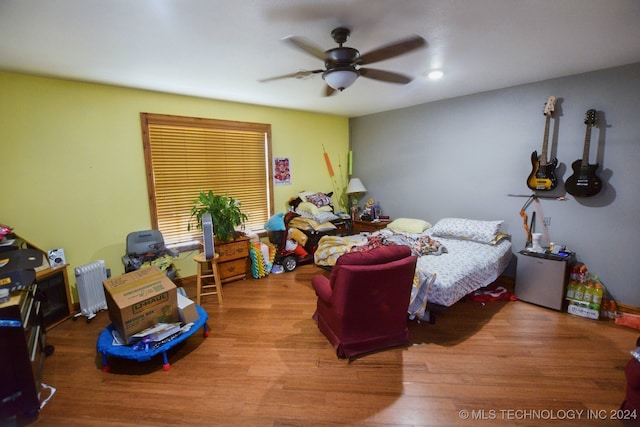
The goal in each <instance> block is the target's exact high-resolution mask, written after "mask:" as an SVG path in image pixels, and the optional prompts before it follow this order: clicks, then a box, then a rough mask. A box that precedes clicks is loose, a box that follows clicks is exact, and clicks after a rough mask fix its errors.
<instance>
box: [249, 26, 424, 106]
mask: <svg viewBox="0 0 640 427" xmlns="http://www.w3.org/2000/svg"><path fill="white" fill-rule="evenodd" d="M350 34H351V30H349V29H348V28H344V27H338V28H335V29H334V30H333V31H331V37H333V40H334V41H335V42H336V43H337V44H338V45H339V47H336V48H333V49H329V50H327V51H323V50H322V49H320V48H317V47H315V46H313V45H312V44H310V43H309V42H307V41H305V40H304V39H302V38H300V37H296V36H290V37H286V38H285V39H284V41H286V42H288V43H290V44H291V45H293V46H294V47H296V48H298V49H301V50H303V51H305V52H307V53H308V54H310V55H312V56H314V57H316V58H318V59H321V60H322V61H324V66H325V68H326V69H318V70H300V71H296V72H295V73H290V74H284V75H282V76H276V77H269V78H266V79H262V80H260V81H261V82H268V81H272V80H278V79H283V78H289V77H293V78H297V79H302V78H305V77H308V76H311V75H313V74H319V73H322V79H323V80H324V81H325V83H326V87H325V93H324V94H325V96H329V95H332V94H334V93H335V92H336V91H340V92H342V91H343V90H345V89H346V88H348V87H349V86H351V85H352V84H353V83H354V82H355V81H356V79H357V78H358V77H360V76H362V77H367V78H369V79H374V80H380V81H384V82H389V83H399V84H407V83H409V82H410V81H411V80H412V78H411V77H408V76H406V75H404V74H399V73H395V72H392V71H384V70H378V69H374V68H362V67H361V66H362V65H368V64H372V63H374V62H378V61H383V60H385V59H389V58H393V57H396V56H400V55H403V54H405V53H408V52H411V51H413V50H415V49H418V48H421V47H423V46H425V45H426V44H427V42H426V41H425V40H424V39H423V38H422V37H420V36H411V37H407V38H405V39H402V40H399V41H396V42H394V43H391V44H388V45H385V46H382V47H379V48H378V49H374V50H372V51H371V52H368V53H365V54H364V55H360V52H358V50H357V49H354V48H351V47H346V46H343V44H344V43H345V42H346V41H347V38H349V35H350Z"/></svg>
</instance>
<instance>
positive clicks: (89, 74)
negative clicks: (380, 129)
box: [0, 0, 640, 117]
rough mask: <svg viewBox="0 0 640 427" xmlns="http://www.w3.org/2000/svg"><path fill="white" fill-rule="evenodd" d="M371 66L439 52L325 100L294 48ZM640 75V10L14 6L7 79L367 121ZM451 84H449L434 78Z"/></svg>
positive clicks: (254, 3) (115, 3)
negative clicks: (300, 43) (398, 49)
mask: <svg viewBox="0 0 640 427" xmlns="http://www.w3.org/2000/svg"><path fill="white" fill-rule="evenodd" d="M338 26H347V27H349V28H350V29H351V30H352V34H351V38H350V39H349V41H348V42H347V43H346V44H345V45H346V46H350V47H354V48H356V49H358V50H359V51H360V53H361V54H364V53H366V52H368V51H370V50H373V49H375V48H377V47H380V46H382V45H384V44H387V43H389V42H393V41H397V40H399V39H402V38H404V37H406V36H409V35H413V34H418V35H420V36H422V37H424V38H425V39H426V40H427V43H428V47H427V48H426V49H422V50H419V51H415V52H412V53H409V54H407V55H404V56H401V57H397V58H393V59H389V60H386V61H382V62H379V63H376V64H375V65H372V67H371V68H378V69H384V70H389V71H395V72H401V73H404V74H408V75H411V76H413V77H415V78H414V80H413V81H412V82H411V83H409V84H408V85H397V84H391V83H383V82H378V81H374V80H370V79H366V78H363V77H360V78H359V79H358V81H356V82H355V84H354V85H353V86H351V87H350V88H348V89H346V90H345V91H344V92H342V93H340V94H338V95H335V96H331V97H323V96H322V92H323V87H324V82H323V81H322V77H321V75H320V74H316V75H314V76H313V77H311V78H307V79H293V78H291V79H285V80H277V81H272V82H268V83H260V82H258V80H259V79H263V78H266V77H271V76H276V75H281V74H288V73H292V72H295V71H298V70H312V69H318V68H323V64H322V61H320V60H319V59H316V58H314V57H312V56H310V55H309V54H307V53H305V52H302V51H300V50H297V49H294V48H293V47H291V46H290V45H289V44H286V43H285V42H283V41H282V38H283V37H286V36H288V35H296V36H301V37H305V38H306V39H308V40H309V41H311V42H312V43H313V44H315V45H317V46H318V47H320V48H321V49H322V50H326V49H329V48H333V47H336V46H337V45H336V44H335V43H334V41H333V40H332V38H331V35H330V33H331V30H332V29H333V28H335V27H338ZM634 62H640V1H638V0H0V69H3V70H7V71H17V72H26V73H33V74H39V75H45V76H52V77H60V78H68V79H74V80H81V81H90V82H99V83H106V84H113V85H119V86H126V87H133V88H142V89H150V90H156V91H162V92H169V93H177V94H186V95H194V96H199V97H205V98H214V99H222V100H231V101H239V102H243V103H252V104H260V105H268V106H277V107H285V108H293V109H299V110H307V111H314V112H324V113H331V114H338V115H342V116H347V117H356V116H361V115H365V114H370V113H375V112H380V111H386V110H392V109H396V108H401V107H406V106H411V105H416V104H422V103H425V102H430V101H435V100H438V99H445V98H450V97H455V96H461V95H466V94H471V93H477V92H482V91H487V90H492V89H498V88H504V87H508V86H513V85H518V84H522V83H528V82H533V81H540V80H546V79H549V78H554V77H561V76H567V75H571V74H577V73H582V72H586V71H592V70H597V69H603V68H609V67H613V66H618V65H624V64H630V63H634ZM433 69H440V70H442V71H444V73H445V76H444V77H443V78H442V79H441V80H439V81H431V80H429V79H428V78H427V77H426V74H427V73H428V72H429V71H430V70H433Z"/></svg>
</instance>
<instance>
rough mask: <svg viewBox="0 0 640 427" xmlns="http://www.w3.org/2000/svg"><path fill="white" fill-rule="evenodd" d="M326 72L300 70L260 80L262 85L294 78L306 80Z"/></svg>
mask: <svg viewBox="0 0 640 427" xmlns="http://www.w3.org/2000/svg"><path fill="white" fill-rule="evenodd" d="M322 72H324V70H300V71H296V72H295V73H289V74H283V75H281V76H274V77H267V78H266V79H260V80H258V81H259V82H260V83H264V82H270V81H273V80H280V79H287V78H290V77H293V78H294V79H304V78H306V77H309V76H311V75H312V74H318V73H322Z"/></svg>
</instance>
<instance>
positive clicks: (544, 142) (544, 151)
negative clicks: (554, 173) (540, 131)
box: [540, 115, 551, 166]
mask: <svg viewBox="0 0 640 427" xmlns="http://www.w3.org/2000/svg"><path fill="white" fill-rule="evenodd" d="M550 121H551V116H550V115H548V116H547V119H546V120H545V123H544V138H543V140H542V153H541V154H540V166H546V165H547V145H548V141H549V122H550Z"/></svg>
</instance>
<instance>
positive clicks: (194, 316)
mask: <svg viewBox="0 0 640 427" xmlns="http://www.w3.org/2000/svg"><path fill="white" fill-rule="evenodd" d="M178 313H179V314H180V321H181V322H182V323H185V324H186V323H194V322H195V321H196V320H198V310H196V303H195V302H193V301H191V300H190V299H189V298H187V297H185V296H184V295H182V294H181V293H180V292H178Z"/></svg>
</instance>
